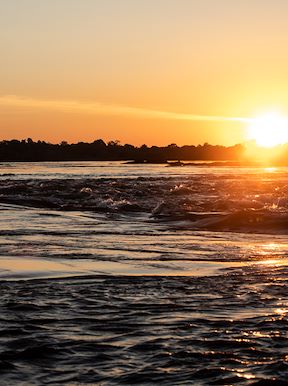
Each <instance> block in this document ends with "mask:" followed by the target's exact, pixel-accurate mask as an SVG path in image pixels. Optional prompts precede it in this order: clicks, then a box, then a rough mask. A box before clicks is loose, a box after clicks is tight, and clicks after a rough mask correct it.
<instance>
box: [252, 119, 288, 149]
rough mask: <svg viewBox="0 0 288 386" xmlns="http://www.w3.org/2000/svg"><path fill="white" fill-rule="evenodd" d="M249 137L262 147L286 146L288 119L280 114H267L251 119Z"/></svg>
mask: <svg viewBox="0 0 288 386" xmlns="http://www.w3.org/2000/svg"><path fill="white" fill-rule="evenodd" d="M248 137H249V139H252V140H255V141H256V143H257V145H258V146H262V147H274V146H277V145H281V144H284V143H286V142H288V118H286V117H284V116H282V115H280V114H278V113H266V114H263V115H261V116H259V117H256V118H254V119H251V121H250V124H249V126H248Z"/></svg>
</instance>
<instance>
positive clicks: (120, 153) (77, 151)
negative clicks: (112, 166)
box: [0, 138, 288, 166]
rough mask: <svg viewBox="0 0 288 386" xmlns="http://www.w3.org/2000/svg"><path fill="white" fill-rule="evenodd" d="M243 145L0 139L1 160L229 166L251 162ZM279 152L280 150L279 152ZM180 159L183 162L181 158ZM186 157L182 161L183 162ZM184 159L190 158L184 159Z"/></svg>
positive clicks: (286, 161)
mask: <svg viewBox="0 0 288 386" xmlns="http://www.w3.org/2000/svg"><path fill="white" fill-rule="evenodd" d="M245 154H246V147H245V145H243V144H237V145H234V146H228V147H225V146H221V145H210V144H208V143H204V144H203V145H197V146H195V145H185V146H177V145H176V144H175V143H172V144H170V145H168V146H164V147H159V146H151V147H149V146H147V145H142V146H139V147H137V146H133V145H130V144H124V145H122V144H121V143H120V142H119V141H109V142H108V143H105V142H104V141H103V140H102V139H97V140H95V141H93V142H91V143H87V142H78V143H72V144H69V143H67V142H66V141H62V142H61V143H59V144H52V143H48V142H45V141H37V142H35V141H33V140H32V139H31V138H28V139H23V140H16V139H13V140H3V141H1V142H0V161H1V162H20V161H28V162H29V161H30V162H37V161H126V162H127V163H167V164H168V166H187V165H195V163H194V162H193V161H197V160H202V161H215V162H214V163H213V165H214V166H215V165H217V164H219V165H220V164H222V162H223V161H229V164H231V166H233V165H235V166H237V165H239V163H241V164H247V165H248V164H249V165H250V164H251V163H253V162H254V163H255V160H254V161H251V160H247V158H246V156H245ZM279 154H280V153H279ZM287 155H288V145H282V146H281V156H280V155H279V156H278V157H277V158H275V157H274V158H273V163H274V164H279V165H288V156H287ZM183 161H184V162H183ZM185 161H186V162H185ZM187 161H192V162H190V163H187Z"/></svg>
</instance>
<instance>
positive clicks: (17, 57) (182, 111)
mask: <svg viewBox="0 0 288 386" xmlns="http://www.w3.org/2000/svg"><path fill="white" fill-rule="evenodd" d="M287 14H288V2H286V1H284V0H275V1H273V2H272V1H270V0H261V1H260V0H242V1H233V0H217V1H215V0H201V1H196V0H195V1H194V0H121V1H119V0H49V1H39V0H21V1H19V0H9V1H3V2H1V3H0V32H1V33H0V48H1V71H0V84H1V89H0V130H1V135H0V137H1V139H11V138H19V139H22V138H27V137H32V138H33V139H34V140H38V139H42V140H48V141H51V142H59V141H61V140H68V141H69V142H75V141H80V140H84V141H92V140H94V139H97V138H103V139H104V140H110V139H119V140H120V141H121V142H122V143H126V142H128V143H133V144H137V145H138V144H142V143H146V144H148V145H151V144H157V145H165V144H169V143H172V142H176V143H177V144H179V145H183V144H192V143H203V142H210V143H212V144H216V143H219V144H225V145H230V144H234V143H237V142H242V141H244V140H246V136H245V132H246V126H247V123H246V122H245V118H247V117H250V116H252V115H255V114H257V113H262V112H265V111H266V110H270V109H273V108H277V109H281V110H282V111H283V112H284V113H285V112H286V113H287V101H288V87H287V84H286V83H287V82H286V80H287V68H288V52H287V50H286V47H287V40H288V27H287V20H286V19H287ZM230 118H232V119H230ZM234 118H244V120H241V119H240V120H237V119H234Z"/></svg>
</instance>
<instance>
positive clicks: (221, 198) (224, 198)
mask: <svg viewBox="0 0 288 386" xmlns="http://www.w3.org/2000/svg"><path fill="white" fill-rule="evenodd" d="M0 203H2V204H12V205H22V206H26V207H35V208H46V209H55V210H61V211H88V212H89V211H90V212H99V213H119V214H121V213H123V214H126V215H127V214H128V215H129V214H135V213H138V214H145V215H146V217H147V218H149V216H150V220H149V221H162V222H165V221H166V222H167V223H168V222H169V223H171V222H173V221H174V222H175V223H176V222H177V221H178V222H179V221H180V222H181V221H182V222H183V221H185V222H186V223H185V226H186V227H188V228H189V227H190V229H209V230H213V231H223V230H231V231H253V232H254V231H255V232H285V230H286V229H287V224H288V180H287V177H286V178H283V176H282V175H281V176H279V175H278V176H268V175H265V176H263V175H257V176H255V175H253V178H252V176H251V175H246V176H241V178H238V177H237V176H233V175H222V176H221V177H219V176H214V175H212V174H211V175H207V176H206V177H205V178H204V176H199V175H196V176H189V177H187V176H186V177H177V178H176V177H168V178H167V177H161V178H143V177H141V178H125V179H113V178H98V179H95V178H94V179H87V178H83V179H57V180H50V179H46V180H43V179H42V180H39V179H28V180H14V179H11V178H6V179H3V180H1V181H0ZM182 226H184V225H183V224H182Z"/></svg>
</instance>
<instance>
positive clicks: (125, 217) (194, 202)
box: [0, 162, 288, 385]
mask: <svg viewBox="0 0 288 386" xmlns="http://www.w3.org/2000/svg"><path fill="white" fill-rule="evenodd" d="M0 174H1V177H0V214H1V216H0V234H1V238H0V288H1V295H2V296H1V299H0V307H1V314H0V315H1V316H0V349H1V350H0V371H1V382H2V383H3V384H5V385H6V384H7V385H10V384H11V385H15V384H31V385H34V384H35V385H40V384H67V385H80V384H81V385H82V384H101V385H106V384H107V385H110V384H111V385H112V384H115V385H116V384H131V385H135V384H156V383H160V384H164V385H172V384H175V385H181V384H193V385H194V384H195V385H207V384H209V385H210V384H211V385H212V384H215V385H216V384H223V385H231V384H233V385H234V384H239V385H252V384H253V385H254V384H257V385H266V384H267V385H268V384H269V385H270V384H275V385H276V384H277V385H281V384H286V383H285V381H286V380H287V379H288V357H287V328H288V323H287V313H288V297H287V289H288V288H287V267H288V238H287V229H288V228H287V225H288V217H287V215H288V177H287V169H285V168H280V169H261V168H258V169H256V168H254V169H248V168H246V169H245V168H240V169H239V168H226V167H223V168H221V167H220V168H214V167H211V168H208V167H184V168H183V167H182V168H181V167H179V168H176V167H173V168H167V167H165V166H164V165H122V164H121V163H106V162H104V163H99V162H97V163H90V162H89V163H82V162H81V163H39V164H31V163H30V164H29V163H17V164H16V163H15V164H11V163H10V164H2V165H1V168H0ZM264 380H266V381H264ZM265 382H266V383H265ZM273 382H274V383H273ZM280 382H282V383H280Z"/></svg>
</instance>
